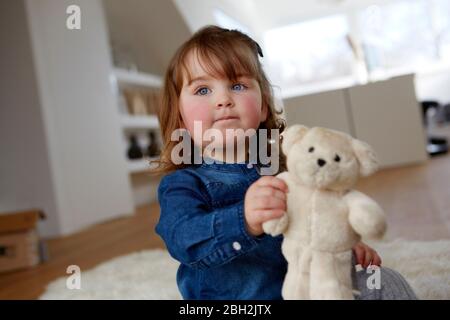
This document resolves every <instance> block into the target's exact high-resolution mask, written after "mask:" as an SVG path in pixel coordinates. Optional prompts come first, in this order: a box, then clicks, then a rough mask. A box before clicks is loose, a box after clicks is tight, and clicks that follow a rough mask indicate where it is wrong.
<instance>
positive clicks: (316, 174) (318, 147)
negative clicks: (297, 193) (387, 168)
mask: <svg viewBox="0 0 450 320" xmlns="http://www.w3.org/2000/svg"><path fill="white" fill-rule="evenodd" d="M281 148H282V151H283V153H284V154H285V155H286V157H287V168H288V171H289V172H290V173H291V174H292V175H293V177H294V179H296V180H297V182H298V183H300V184H303V185H306V186H308V187H310V188H315V189H330V190H335V191H343V190H347V189H350V188H351V187H352V186H353V185H354V184H355V183H356V181H357V180H358V178H359V177H360V176H368V175H370V174H372V173H374V172H375V171H376V170H377V168H378V162H377V158H376V156H375V153H374V151H373V149H372V148H371V147H370V146H369V145H368V144H366V143H364V142H362V141H359V140H357V139H354V138H352V137H351V136H350V135H348V134H345V133H343V132H338V131H334V130H331V129H325V128H319V127H315V128H307V127H305V126H302V125H294V126H291V127H289V128H288V129H287V130H286V132H285V133H284V134H283V143H282V146H281Z"/></svg>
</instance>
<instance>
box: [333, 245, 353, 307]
mask: <svg viewBox="0 0 450 320" xmlns="http://www.w3.org/2000/svg"><path fill="white" fill-rule="evenodd" d="M334 265H335V270H336V273H337V277H338V281H339V285H340V290H341V295H342V299H345V300H353V299H354V296H353V285H352V284H353V282H352V272H351V271H352V270H351V269H352V266H353V263H352V251H351V250H348V251H346V252H341V253H337V254H335V255H334Z"/></svg>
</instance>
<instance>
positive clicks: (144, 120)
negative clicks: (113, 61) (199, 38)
mask: <svg viewBox="0 0 450 320" xmlns="http://www.w3.org/2000/svg"><path fill="white" fill-rule="evenodd" d="M112 79H113V85H114V91H115V93H116V95H117V101H118V106H117V107H118V112H119V115H120V126H121V131H122V142H123V150H124V152H123V154H124V155H126V153H127V149H128V147H129V138H130V135H135V136H136V137H137V138H138V142H139V143H140V147H141V149H142V150H143V153H145V152H144V150H145V147H146V146H147V145H148V144H149V142H150V141H149V138H148V132H149V131H150V130H152V131H153V132H154V133H155V140H156V141H153V142H156V143H158V144H159V145H161V139H160V134H159V131H160V130H159V121H158V117H157V115H156V110H157V105H156V104H157V101H156V100H152V101H150V99H148V100H145V101H143V103H145V107H146V110H145V114H143V115H135V114H132V112H130V109H132V106H131V105H130V104H132V103H133V101H127V99H125V97H124V93H125V91H126V90H131V92H132V91H133V90H140V91H142V92H146V94H155V95H158V94H159V91H160V90H161V87H162V79H161V78H160V77H159V76H157V75H151V74H146V73H141V72H135V71H128V70H123V69H118V68H114V70H113V74H112ZM150 104H152V106H150ZM150 107H151V108H150ZM148 109H152V110H153V111H148ZM157 158H158V157H156V156H155V157H149V156H148V155H144V157H143V158H142V159H137V160H130V159H128V158H127V159H126V161H127V167H128V171H129V173H131V174H136V173H140V172H145V171H148V170H149V169H150V168H151V166H150V161H151V160H155V159H157Z"/></svg>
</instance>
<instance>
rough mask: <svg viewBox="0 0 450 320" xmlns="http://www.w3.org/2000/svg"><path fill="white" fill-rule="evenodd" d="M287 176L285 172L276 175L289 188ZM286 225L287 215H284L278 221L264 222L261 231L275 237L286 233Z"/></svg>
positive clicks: (287, 221)
mask: <svg viewBox="0 0 450 320" xmlns="http://www.w3.org/2000/svg"><path fill="white" fill-rule="evenodd" d="M288 176H289V174H288V172H286V171H285V172H282V173H280V174H278V175H277V178H279V179H281V180H283V181H284V182H285V183H286V184H287V185H288V186H289V183H288ZM288 223H289V219H288V215H287V213H285V214H284V215H282V216H281V217H280V218H278V219H272V220H269V221H266V222H264V223H263V230H264V232H265V233H267V234H270V235H271V236H273V237H275V236H277V235H280V234H282V233H283V232H285V231H286V229H287V227H288Z"/></svg>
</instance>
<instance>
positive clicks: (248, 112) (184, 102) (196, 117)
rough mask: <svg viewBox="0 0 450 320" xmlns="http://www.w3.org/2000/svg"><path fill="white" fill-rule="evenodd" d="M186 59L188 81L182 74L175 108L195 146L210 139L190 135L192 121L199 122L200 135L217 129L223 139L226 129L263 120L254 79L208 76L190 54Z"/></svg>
mask: <svg viewBox="0 0 450 320" xmlns="http://www.w3.org/2000/svg"><path fill="white" fill-rule="evenodd" d="M186 62H187V66H188V67H189V71H190V74H191V77H192V80H191V81H190V82H189V80H188V77H187V75H185V76H184V79H183V87H182V89H181V93H180V98H179V107H180V112H181V116H182V119H183V124H184V126H185V128H186V129H187V130H188V131H189V133H190V135H191V137H192V139H193V140H194V143H195V144H196V145H197V146H201V147H205V146H206V145H208V144H210V143H211V142H210V141H203V139H201V138H202V137H199V136H197V135H195V134H194V121H201V123H202V130H203V132H202V134H204V133H205V131H206V130H207V129H218V130H219V131H220V132H221V133H222V136H223V138H224V139H225V138H226V134H225V133H226V132H225V130H226V129H243V130H244V131H246V130H248V129H257V128H258V127H259V125H260V123H261V122H263V121H265V120H266V118H267V108H266V107H265V106H263V105H262V96H261V89H260V87H259V84H258V82H257V81H256V80H255V79H253V78H250V77H247V76H241V77H238V79H237V81H236V82H231V81H230V80H229V79H227V78H215V77H212V76H211V75H209V74H208V73H207V72H206V71H205V70H204V69H203V68H202V66H201V65H200V63H199V61H198V58H197V57H196V55H194V54H192V53H191V54H189V55H188V56H187V61H186ZM200 139H201V140H200ZM214 142H215V143H216V142H217V143H220V142H219V141H214Z"/></svg>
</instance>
